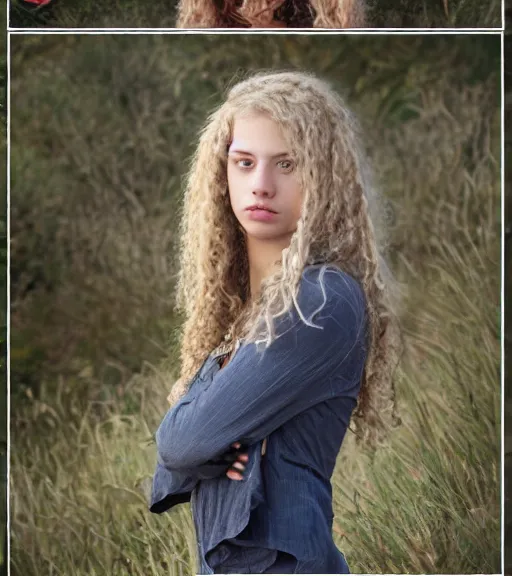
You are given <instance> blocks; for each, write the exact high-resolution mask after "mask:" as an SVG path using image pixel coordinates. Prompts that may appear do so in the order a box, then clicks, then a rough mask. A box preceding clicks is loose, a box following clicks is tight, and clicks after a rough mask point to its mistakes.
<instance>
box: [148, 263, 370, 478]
mask: <svg viewBox="0 0 512 576" xmlns="http://www.w3.org/2000/svg"><path fill="white" fill-rule="evenodd" d="M309 272H311V270H309ZM318 276H319V275H318V272H316V271H313V272H312V273H311V274H309V273H308V274H307V275H306V273H305V275H304V277H303V279H302V282H301V285H300V289H299V295H298V303H299V307H300V309H301V310H302V312H303V313H304V316H305V317H306V318H310V316H311V315H312V314H313V312H315V311H316V310H317V309H318V308H319V307H320V306H321V305H322V303H323V302H324V291H323V290H322V287H321V286H320V284H319V283H318ZM323 280H324V284H325V286H324V288H325V304H324V307H323V308H322V310H321V311H320V312H319V313H318V314H317V315H316V316H314V317H313V322H314V323H315V324H316V325H317V326H321V328H317V327H312V326H308V325H306V324H305V323H304V322H303V321H302V320H301V319H300V318H299V315H298V313H297V311H296V309H295V308H294V309H293V312H292V313H291V314H290V315H285V316H284V317H281V319H280V320H279V322H278V323H277V331H278V333H279V334H282V335H281V336H280V337H279V338H277V339H276V340H274V342H273V343H272V344H271V345H270V346H269V347H268V348H267V349H266V350H265V351H264V352H263V353H260V352H258V350H257V349H256V345H255V344H253V343H249V344H246V345H244V346H242V347H241V348H240V350H239V351H238V354H236V355H235V356H234V358H233V359H232V360H231V362H230V363H229V364H228V365H227V366H226V367H225V368H224V369H223V370H221V371H220V372H218V373H217V374H216V375H215V377H214V378H213V381H212V383H211V384H210V385H209V386H208V387H207V388H206V389H203V390H201V391H199V392H198V393H196V394H195V395H192V394H191V395H190V396H188V397H185V398H183V399H182V401H180V402H179V403H178V404H177V405H176V406H175V407H174V408H172V409H171V410H169V412H168V413H167V415H166V416H165V418H164V420H163V421H162V423H161V425H160V427H159V429H158V431H157V434H156V439H157V446H158V452H159V456H160V458H161V461H162V462H163V463H164V465H165V466H166V467H167V468H169V469H172V470H184V469H193V468H195V467H197V466H200V465H201V464H203V463H205V462H207V461H208V460H211V459H213V458H215V457H217V456H218V455H219V454H221V453H223V452H225V451H226V449H227V448H228V447H229V446H230V444H232V443H233V442H235V441H237V440H239V441H240V442H242V443H245V444H249V445H250V444H253V443H255V442H258V441H260V440H262V439H263V438H264V437H265V436H268V435H269V434H270V433H271V432H273V431H274V430H276V429H277V428H279V427H280V426H282V425H283V424H284V423H285V422H287V421H288V420H290V419H291V418H293V417H294V416H296V415H297V414H299V413H301V412H303V411H304V410H307V409H308V408H310V407H311V406H313V405H315V404H317V403H319V402H322V401H324V400H326V399H328V398H331V397H333V396H336V395H339V394H342V393H343V390H344V389H346V390H347V391H349V390H352V389H353V387H354V386H355V385H356V384H357V385H358V384H359V380H360V376H361V372H362V369H363V365H364V354H362V353H361V347H364V328H365V300H364V293H363V292H362V290H361V288H360V287H359V285H358V284H357V282H356V281H355V280H353V279H352V278H350V277H349V276H347V275H346V274H342V273H341V272H339V271H329V270H328V271H327V272H326V274H325V275H324V278H323Z"/></svg>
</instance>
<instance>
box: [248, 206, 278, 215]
mask: <svg viewBox="0 0 512 576" xmlns="http://www.w3.org/2000/svg"><path fill="white" fill-rule="evenodd" d="M246 210H250V211H251V212H253V211H254V210H265V211H266V212H270V213H271V214H277V212H276V211H275V210H272V209H271V208H269V207H268V206H265V204H254V205H253V206H249V207H248V208H246Z"/></svg>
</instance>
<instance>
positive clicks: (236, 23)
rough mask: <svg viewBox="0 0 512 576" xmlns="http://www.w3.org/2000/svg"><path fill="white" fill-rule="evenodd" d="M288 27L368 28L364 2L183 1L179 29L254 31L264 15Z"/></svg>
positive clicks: (349, 0)
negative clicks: (240, 29) (269, 15)
mask: <svg viewBox="0 0 512 576" xmlns="http://www.w3.org/2000/svg"><path fill="white" fill-rule="evenodd" d="M269 13H271V15H272V16H273V18H274V19H275V20H276V21H278V22H281V23H283V24H285V25H286V26H287V27H288V28H365V27H366V26H367V23H366V5H365V2H364V0H307V1H305V0H180V3H179V5H178V18H177V27H178V28H251V27H260V26H259V25H258V24H257V23H258V21H259V19H260V18H261V16H262V15H265V14H266V15H267V16H268V14H269Z"/></svg>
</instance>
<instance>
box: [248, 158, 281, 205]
mask: <svg viewBox="0 0 512 576" xmlns="http://www.w3.org/2000/svg"><path fill="white" fill-rule="evenodd" d="M252 193H253V195H254V196H256V197H258V198H260V197H263V198H273V197H274V196H275V194H276V188H275V182H274V178H273V177H272V171H271V169H270V167H269V166H265V165H263V164H261V165H260V166H258V168H257V169H256V170H255V171H254V179H253V182H252Z"/></svg>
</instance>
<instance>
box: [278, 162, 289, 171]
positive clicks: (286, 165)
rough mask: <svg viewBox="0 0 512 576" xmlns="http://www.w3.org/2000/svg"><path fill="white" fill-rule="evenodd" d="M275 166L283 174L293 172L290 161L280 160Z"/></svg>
mask: <svg viewBox="0 0 512 576" xmlns="http://www.w3.org/2000/svg"><path fill="white" fill-rule="evenodd" d="M277 165H278V166H279V168H282V169H283V170H284V171H285V172H291V171H292V170H293V162H292V161H291V160H280V161H279V162H278V163H277Z"/></svg>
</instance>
